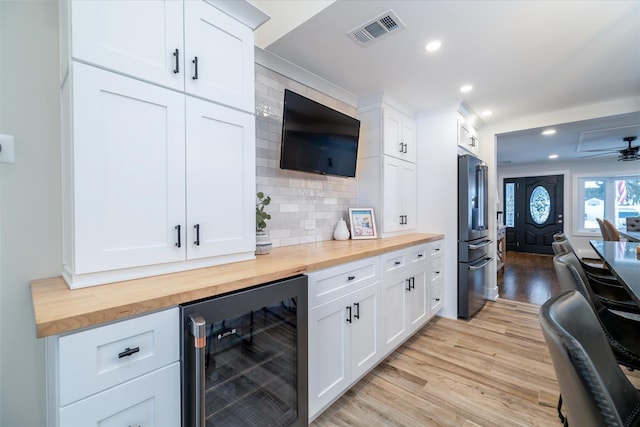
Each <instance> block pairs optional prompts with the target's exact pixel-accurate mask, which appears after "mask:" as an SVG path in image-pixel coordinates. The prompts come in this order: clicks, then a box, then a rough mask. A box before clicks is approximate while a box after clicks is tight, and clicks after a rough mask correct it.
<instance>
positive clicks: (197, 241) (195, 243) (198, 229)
mask: <svg viewBox="0 0 640 427" xmlns="http://www.w3.org/2000/svg"><path fill="white" fill-rule="evenodd" d="M193 228H195V229H196V241H195V242H193V244H194V245H196V246H200V224H196V225H194V226H193Z"/></svg>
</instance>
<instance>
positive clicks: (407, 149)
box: [402, 117, 417, 163]
mask: <svg viewBox="0 0 640 427" xmlns="http://www.w3.org/2000/svg"><path fill="white" fill-rule="evenodd" d="M402 143H403V144H405V146H404V150H403V156H402V158H403V159H404V160H406V161H408V162H411V163H415V162H416V149H417V147H416V124H415V122H414V121H413V119H411V118H409V117H405V118H404V119H403V121H402Z"/></svg>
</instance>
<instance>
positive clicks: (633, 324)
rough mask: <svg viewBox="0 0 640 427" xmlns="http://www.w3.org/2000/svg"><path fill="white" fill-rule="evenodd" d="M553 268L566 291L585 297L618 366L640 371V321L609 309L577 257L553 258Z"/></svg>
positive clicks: (561, 286)
mask: <svg viewBox="0 0 640 427" xmlns="http://www.w3.org/2000/svg"><path fill="white" fill-rule="evenodd" d="M553 267H554V269H555V270H556V274H557V276H558V280H559V281H560V288H561V289H562V290H563V291H566V290H577V291H578V292H580V293H581V294H582V296H584V297H585V299H586V300H587V302H588V303H589V305H590V306H591V309H592V311H593V312H594V314H595V315H596V317H597V319H598V321H599V322H600V325H601V326H602V329H603V331H604V333H605V336H606V337H607V339H608V341H609V345H610V346H611V349H612V350H613V354H614V355H615V357H616V360H617V361H618V363H620V364H621V365H624V366H626V367H628V368H630V369H640V320H637V319H633V318H629V317H626V316H622V315H621V314H620V313H616V312H614V311H612V310H611V309H609V308H607V307H606V306H605V305H604V304H603V303H602V302H601V301H600V299H599V298H598V297H597V296H596V295H595V293H594V292H593V289H592V288H591V285H590V283H589V280H588V279H587V278H586V276H585V274H584V271H583V270H582V269H581V267H580V262H579V261H578V259H577V258H576V256H575V255H574V254H572V253H566V254H562V255H556V256H555V257H553Z"/></svg>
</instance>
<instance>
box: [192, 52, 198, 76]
mask: <svg viewBox="0 0 640 427" xmlns="http://www.w3.org/2000/svg"><path fill="white" fill-rule="evenodd" d="M191 62H193V65H195V69H194V74H193V77H191V78H192V79H193V80H198V57H197V56H195V57H194V58H193V61H191Z"/></svg>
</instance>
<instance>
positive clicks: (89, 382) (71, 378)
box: [58, 307, 180, 406]
mask: <svg viewBox="0 0 640 427" xmlns="http://www.w3.org/2000/svg"><path fill="white" fill-rule="evenodd" d="M179 325H180V322H179V314H178V308H177V307H176V308H172V309H169V310H165V311H161V312H158V313H153V314H149V315H145V316H141V317H137V318H134V319H130V320H124V321H122V322H117V323H112V324H109V325H106V326H100V327H97V328H93V329H88V330H86V331H82V332H78V333H74V334H69V335H65V336H62V337H60V339H59V342H58V351H59V359H58V360H59V362H58V363H59V381H60V402H59V403H60V406H65V405H68V404H69V403H72V402H75V401H76V400H79V399H81V398H83V397H85V396H89V395H91V394H94V393H97V392H99V391H102V390H105V389H107V388H109V387H112V386H115V385H117V384H121V383H124V382H126V381H128V380H131V379H133V378H135V377H138V376H140V375H143V374H146V373H148V372H150V371H152V370H154V369H158V368H160V367H162V366H166V365H169V364H170V363H173V362H176V361H178V360H179V358H180V351H179V349H180V336H179V329H180V328H179Z"/></svg>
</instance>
